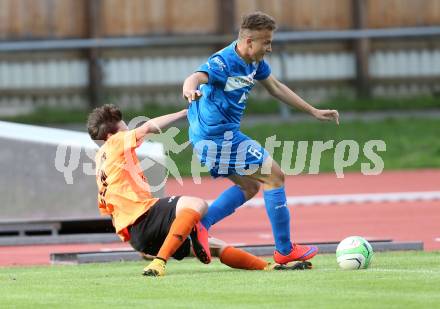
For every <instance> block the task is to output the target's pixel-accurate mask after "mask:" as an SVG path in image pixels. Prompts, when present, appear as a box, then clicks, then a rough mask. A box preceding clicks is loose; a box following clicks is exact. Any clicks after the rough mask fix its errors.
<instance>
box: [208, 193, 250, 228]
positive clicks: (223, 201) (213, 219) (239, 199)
mask: <svg viewBox="0 0 440 309" xmlns="http://www.w3.org/2000/svg"><path fill="white" fill-rule="evenodd" d="M244 202H246V198H245V196H244V193H243V191H241V189H240V187H239V186H232V187H230V188H229V189H227V190H225V191H224V192H223V193H222V194H220V196H219V197H218V198H217V199H216V200H215V201H214V202H213V203H212V204H211V205H210V206H209V207H208V211H207V212H206V214H205V216H204V217H203V219H202V220H201V222H202V224H203V225H204V226H205V227H206V229H207V230H209V228H210V227H211V225H214V224H216V223H217V222H218V221H220V220H221V219H223V218H225V217H227V216H229V215H230V214H232V213H233V212H234V211H235V209H236V208H238V207H240V206H241V205H243V204H244Z"/></svg>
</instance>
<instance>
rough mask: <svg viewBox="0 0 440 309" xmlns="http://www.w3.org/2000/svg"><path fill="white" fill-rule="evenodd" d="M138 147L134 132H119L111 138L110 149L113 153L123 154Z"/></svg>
mask: <svg viewBox="0 0 440 309" xmlns="http://www.w3.org/2000/svg"><path fill="white" fill-rule="evenodd" d="M138 146H139V145H137V143H136V132H135V130H129V131H124V132H119V133H117V134H115V135H114V136H112V137H111V147H112V149H113V150H114V151H115V152H124V151H125V150H129V149H132V148H136V147H138Z"/></svg>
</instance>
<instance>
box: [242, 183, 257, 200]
mask: <svg viewBox="0 0 440 309" xmlns="http://www.w3.org/2000/svg"><path fill="white" fill-rule="evenodd" d="M242 190H243V191H244V192H245V196H246V200H250V199H251V198H253V197H254V196H255V195H256V194H257V193H258V191H260V183H258V182H256V181H253V182H248V183H246V185H245V186H243V187H242Z"/></svg>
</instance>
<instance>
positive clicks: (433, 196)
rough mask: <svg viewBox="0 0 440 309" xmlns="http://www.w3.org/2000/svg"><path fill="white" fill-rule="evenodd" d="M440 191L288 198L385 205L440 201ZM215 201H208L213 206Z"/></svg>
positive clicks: (257, 201)
mask: <svg viewBox="0 0 440 309" xmlns="http://www.w3.org/2000/svg"><path fill="white" fill-rule="evenodd" d="M438 200H440V191H422V192H390V193H363V194H333V195H307V196H288V197H287V205H289V206H295V205H302V206H312V205H334V204H348V203H384V202H416V201H438ZM212 202H213V200H211V201H208V203H209V204H211V203H212ZM245 206H248V207H261V206H264V199H262V198H253V199H251V200H250V201H248V202H246V203H245Z"/></svg>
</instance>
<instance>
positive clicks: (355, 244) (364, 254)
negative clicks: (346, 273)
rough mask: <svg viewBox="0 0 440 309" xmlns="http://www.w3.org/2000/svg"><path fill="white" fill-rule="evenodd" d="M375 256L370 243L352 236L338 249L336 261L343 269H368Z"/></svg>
mask: <svg viewBox="0 0 440 309" xmlns="http://www.w3.org/2000/svg"><path fill="white" fill-rule="evenodd" d="M373 254H374V253H373V248H372V247H371V245H370V243H369V242H368V241H366V240H365V239H364V238H362V237H360V236H350V237H347V238H345V239H344V240H342V241H341V242H340V243H339V245H338V247H337V248H336V261H337V262H338V265H339V267H341V268H342V269H362V268H368V266H369V265H370V262H371V258H372V257H373Z"/></svg>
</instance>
